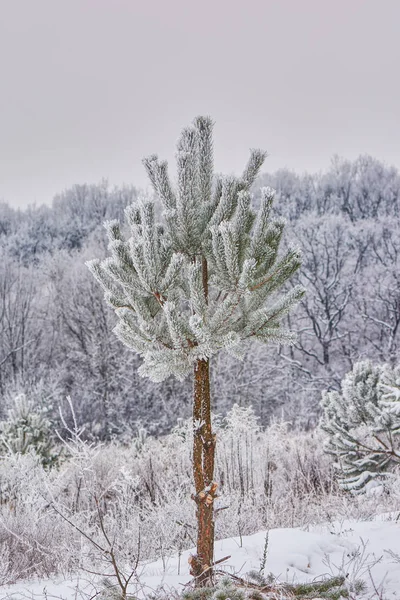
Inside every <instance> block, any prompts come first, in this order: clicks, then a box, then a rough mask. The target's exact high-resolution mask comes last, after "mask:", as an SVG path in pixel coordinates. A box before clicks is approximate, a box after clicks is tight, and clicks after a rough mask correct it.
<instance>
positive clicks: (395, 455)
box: [321, 361, 400, 492]
mask: <svg viewBox="0 0 400 600" xmlns="http://www.w3.org/2000/svg"><path fill="white" fill-rule="evenodd" d="M322 408H323V416H322V422H321V425H322V428H323V429H324V430H325V431H326V433H327V434H328V439H327V441H326V444H325V450H326V452H328V453H329V454H331V455H332V456H334V458H335V466H336V467H337V469H338V471H339V472H340V479H339V483H340V485H341V486H342V487H343V488H344V489H345V490H351V491H353V492H360V491H363V490H365V489H366V486H370V487H371V486H376V485H377V483H378V480H380V481H383V480H384V479H386V478H387V477H389V476H390V473H391V471H392V470H393V469H394V468H395V467H396V466H398V465H399V464H400V367H399V366H398V367H394V368H393V367H391V366H389V365H382V366H377V365H373V364H372V363H371V362H370V361H365V362H360V363H357V364H355V365H354V367H353V370H352V371H350V373H348V374H347V375H346V377H345V378H344V380H343V382H342V391H341V393H340V392H336V391H331V392H324V393H323V398H322Z"/></svg>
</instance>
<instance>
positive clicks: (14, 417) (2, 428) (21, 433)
mask: <svg viewBox="0 0 400 600" xmlns="http://www.w3.org/2000/svg"><path fill="white" fill-rule="evenodd" d="M31 450H33V451H34V452H35V453H36V454H37V456H38V457H39V458H40V461H41V463H42V464H43V465H44V466H45V467H51V466H53V465H54V464H56V463H57V460H58V458H59V453H58V452H57V450H56V448H55V444H54V439H53V434H52V431H51V423H50V421H49V420H48V419H47V418H46V416H45V414H44V413H43V411H40V410H39V409H38V408H37V407H35V405H34V404H33V402H31V401H29V400H28V399H27V398H26V396H25V395H24V394H20V395H19V396H17V397H16V398H15V401H14V405H13V407H12V408H10V410H9V411H8V415H7V419H6V420H5V421H2V422H1V423H0V454H1V453H3V452H4V453H5V454H7V453H10V454H26V453H27V452H29V451H31Z"/></svg>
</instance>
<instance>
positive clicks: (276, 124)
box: [0, 0, 400, 206]
mask: <svg viewBox="0 0 400 600" xmlns="http://www.w3.org/2000/svg"><path fill="white" fill-rule="evenodd" d="M399 26H400V1H399V0H335V1H334V2H333V1H330V0H196V1H191V0H152V1H150V0H143V1H138V0H0V78H1V88H0V201H1V200H5V201H6V202H8V203H10V204H12V205H13V206H26V205H27V204H28V203H32V202H36V203H37V204H40V203H42V202H50V201H51V199H52V197H53V196H54V194H56V193H57V192H60V191H61V190H63V189H65V188H66V187H68V186H70V185H72V184H73V183H82V182H97V181H99V180H100V179H101V178H102V177H108V178H109V180H110V182H111V183H123V182H126V183H133V184H136V185H140V186H142V185H145V183H146V179H145V176H144V169H143V167H142V164H141V158H142V157H143V156H144V155H147V154H150V153H157V154H159V155H160V156H161V157H163V158H167V159H168V160H169V161H170V162H172V161H173V155H174V146H175V141H176V138H177V136H178V134H179V131H180V129H181V128H182V126H184V125H186V124H187V123H188V122H190V121H191V120H192V118H193V117H194V116H195V115H197V114H209V115H211V116H212V117H213V119H214V121H215V122H216V127H215V155H216V168H217V169H218V170H220V171H223V172H240V171H241V169H242V167H243V164H244V162H245V161H246V159H247V156H248V149H249V148H250V147H261V148H264V149H267V150H268V152H269V154H270V157H269V158H268V159H267V163H266V168H267V169H268V170H271V171H272V170H275V169H277V168H280V167H285V166H286V167H289V168H293V169H296V170H297V171H300V172H301V171H304V170H310V171H314V170H319V169H323V168H326V167H328V166H329V162H330V158H331V157H332V155H333V154H334V153H338V154H340V155H342V156H345V157H349V158H353V157H356V156H357V155H358V154H360V153H369V154H372V155H374V156H376V157H377V158H379V159H382V160H384V161H386V162H388V163H391V164H395V165H397V166H400V79H399V59H400V35H399Z"/></svg>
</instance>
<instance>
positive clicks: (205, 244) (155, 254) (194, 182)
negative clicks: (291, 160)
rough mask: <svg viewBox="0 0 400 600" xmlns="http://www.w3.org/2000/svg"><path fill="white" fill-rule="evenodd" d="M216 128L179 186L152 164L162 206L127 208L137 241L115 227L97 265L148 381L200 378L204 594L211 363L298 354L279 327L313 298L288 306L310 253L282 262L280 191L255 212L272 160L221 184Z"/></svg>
mask: <svg viewBox="0 0 400 600" xmlns="http://www.w3.org/2000/svg"><path fill="white" fill-rule="evenodd" d="M212 125H213V124H212V121H211V120H210V119H209V118H208V117H198V118H196V119H195V120H194V123H193V125H192V126H191V127H187V128H185V129H184V130H183V131H182V134H181V136H180V138H179V140H178V145H177V153H176V160H177V184H176V186H175V187H173V186H172V185H171V183H170V179H169V177H168V174H167V164H166V162H162V161H159V160H158V158H157V156H156V155H152V156H150V157H149V158H146V159H145V160H144V166H145V168H146V170H147V173H148V176H149V178H150V181H151V183H152V186H153V188H154V192H155V200H153V199H150V198H148V197H142V198H141V199H140V200H139V201H138V202H137V203H135V204H133V205H132V206H130V207H128V208H127V210H126V219H127V222H128V226H129V229H130V237H129V238H128V239H126V237H125V236H123V234H122V232H121V229H120V226H119V223H118V222H116V221H111V222H107V223H105V227H106V229H107V232H108V237H109V242H110V243H109V249H110V253H111V256H110V257H109V258H107V259H105V260H103V261H100V260H92V261H90V262H89V263H88V267H89V269H90V270H91V272H92V273H93V275H94V276H95V277H96V279H97V280H98V281H99V282H100V284H101V285H102V286H103V288H104V290H105V297H106V300H107V301H108V303H109V304H111V306H113V307H114V308H115V311H116V313H117V315H118V318H119V322H118V324H117V326H116V328H115V332H116V334H117V336H118V337H119V338H120V339H121V340H122V341H123V342H124V343H125V344H126V345H127V346H128V347H129V348H131V349H132V350H134V351H136V352H138V353H139V354H140V355H141V356H142V358H143V363H142V365H141V366H140V368H139V373H140V374H141V375H142V376H144V377H149V378H150V379H152V380H153V381H162V380H164V379H165V378H167V377H169V376H170V375H175V376H176V377H177V378H178V379H180V380H183V379H184V378H185V377H186V376H187V375H188V374H189V373H191V372H192V373H193V380H194V397H193V432H194V441H193V475H194V483H195V493H194V494H193V499H194V501H195V502H196V505H197V512H196V515H197V525H198V535H197V554H196V556H194V557H192V561H191V572H192V574H193V575H194V576H196V577H197V581H198V584H199V585H203V584H204V583H206V582H207V581H208V580H209V579H210V578H211V573H212V564H213V547H214V518H213V517H214V509H213V503H214V499H215V497H216V490H217V483H215V482H214V453H215V444H216V439H215V435H214V434H213V431H212V424H211V395H210V360H211V358H212V357H213V356H214V355H215V354H217V353H218V352H219V351H220V350H226V351H227V352H230V353H231V354H233V355H234V356H235V357H237V358H239V359H240V358H243V356H244V354H245V350H246V346H247V345H248V344H250V343H251V342H252V341H253V340H257V341H259V342H264V343H265V342H276V343H291V342H292V341H293V339H294V335H293V333H291V332H290V331H286V330H285V329H284V328H282V326H281V320H282V318H283V317H284V316H285V315H286V314H287V313H288V312H289V311H290V309H291V308H292V306H293V305H294V304H296V303H297V302H298V301H299V299H300V298H301V297H302V295H303V293H304V291H303V289H302V288H301V287H294V288H292V289H290V291H287V292H286V293H284V294H283V295H282V294H281V295H278V292H279V290H280V288H281V287H282V286H283V284H285V283H286V282H287V281H288V279H289V278H290V276H291V275H292V274H293V273H294V272H295V271H296V270H297V269H298V268H299V266H300V252H299V251H298V250H297V249H289V250H287V252H286V253H284V254H283V255H282V256H279V257H278V249H279V244H280V241H281V237H282V233H283V228H284V222H283V221H282V219H273V218H271V214H270V213H271V206H272V201H273V191H272V190H271V189H270V188H265V189H263V190H262V198H261V206H260V209H259V211H258V214H257V215H256V214H255V212H254V210H253V209H252V207H251V196H250V188H251V186H252V184H253V182H254V180H255V178H256V176H257V173H258V172H259V170H260V167H261V165H262V164H263V162H264V159H265V156H266V154H265V153H264V152H262V151H260V150H252V151H251V154H250V159H249V162H248V164H247V166H246V168H245V170H244V173H243V175H242V177H234V176H227V177H222V176H219V175H218V176H214V174H213V145H212ZM155 202H159V203H160V204H161V207H159V206H158V207H157V208H161V216H162V222H160V223H158V222H156V220H155Z"/></svg>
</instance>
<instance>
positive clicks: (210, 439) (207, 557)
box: [190, 360, 217, 586]
mask: <svg viewBox="0 0 400 600" xmlns="http://www.w3.org/2000/svg"><path fill="white" fill-rule="evenodd" d="M215 442H216V438H215V435H214V434H213V433H212V428H211V395H210V363H209V361H208V360H198V361H197V362H196V364H195V367H194V398H193V476H194V482H195V488H196V494H195V495H194V496H193V499H194V500H195V502H196V505H197V512H196V517H197V554H196V556H193V557H191V559H190V564H191V574H192V575H193V576H194V577H196V578H197V579H196V584H197V585H198V586H203V585H206V584H207V583H208V582H209V581H210V580H211V578H212V564H213V561H214V498H215V496H216V490H217V484H216V483H215V482H214V480H213V479H214V456H215Z"/></svg>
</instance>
